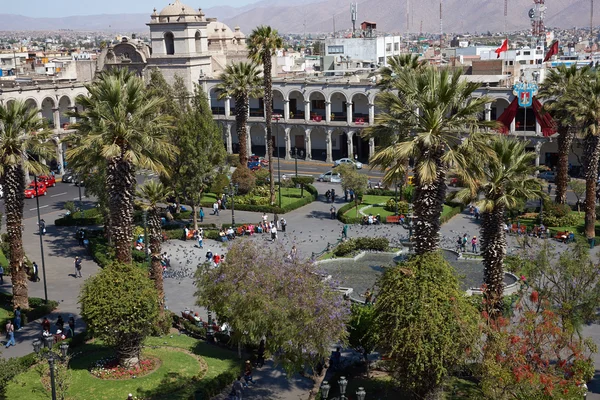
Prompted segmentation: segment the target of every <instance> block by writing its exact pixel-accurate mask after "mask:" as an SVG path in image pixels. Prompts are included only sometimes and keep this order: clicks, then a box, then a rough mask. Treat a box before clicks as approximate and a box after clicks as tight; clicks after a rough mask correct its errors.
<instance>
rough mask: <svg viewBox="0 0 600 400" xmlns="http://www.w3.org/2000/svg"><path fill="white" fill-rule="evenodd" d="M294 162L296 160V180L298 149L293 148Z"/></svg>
mask: <svg viewBox="0 0 600 400" xmlns="http://www.w3.org/2000/svg"><path fill="white" fill-rule="evenodd" d="M294 160H296V178H297V177H298V148H297V147H294Z"/></svg>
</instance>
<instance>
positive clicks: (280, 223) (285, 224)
mask: <svg viewBox="0 0 600 400" xmlns="http://www.w3.org/2000/svg"><path fill="white" fill-rule="evenodd" d="M279 225H280V226H281V232H285V227H286V226H287V221H286V220H285V218H281V220H280V221H279Z"/></svg>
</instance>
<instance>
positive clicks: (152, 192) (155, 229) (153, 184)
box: [137, 181, 171, 314]
mask: <svg viewBox="0 0 600 400" xmlns="http://www.w3.org/2000/svg"><path fill="white" fill-rule="evenodd" d="M137 195H138V197H140V198H141V199H142V200H143V205H142V208H143V210H144V212H146V213H147V219H146V221H147V222H146V223H147V224H148V236H149V237H148V238H147V239H145V242H146V244H147V245H149V246H150V257H151V265H150V279H152V280H153V281H154V287H155V288H156V290H157V291H158V302H159V307H160V312H161V314H162V312H163V311H164V307H165V290H164V287H163V268H162V264H161V242H162V235H161V229H160V226H161V225H160V214H159V211H158V204H159V203H164V202H165V201H166V198H167V197H169V196H170V195H171V191H170V190H169V189H168V188H166V187H165V186H164V185H163V184H162V183H160V182H157V181H146V182H145V183H144V185H143V186H142V187H141V188H139V189H138V192H137Z"/></svg>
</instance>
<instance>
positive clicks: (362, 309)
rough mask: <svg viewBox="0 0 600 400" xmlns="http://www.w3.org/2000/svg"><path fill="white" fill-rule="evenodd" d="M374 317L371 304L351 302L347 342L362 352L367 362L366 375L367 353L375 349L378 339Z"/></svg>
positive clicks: (373, 308) (375, 316) (373, 309)
mask: <svg viewBox="0 0 600 400" xmlns="http://www.w3.org/2000/svg"><path fill="white" fill-rule="evenodd" d="M376 318H377V314H376V310H375V307H373V306H372V305H370V304H367V305H362V304H352V307H351V316H350V321H349V322H348V344H349V345H350V346H351V347H352V348H353V349H354V350H356V351H358V352H359V353H360V354H362V356H363V358H364V361H365V363H366V364H367V376H368V374H369V361H368V358H369V354H371V353H372V352H373V351H374V350H375V348H376V347H377V343H378V341H379V332H378V331H377V328H376V325H375V320H376Z"/></svg>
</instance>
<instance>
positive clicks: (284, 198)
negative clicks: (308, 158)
mask: <svg viewBox="0 0 600 400" xmlns="http://www.w3.org/2000/svg"><path fill="white" fill-rule="evenodd" d="M275 189H276V190H277V187H276V188H275ZM301 191H302V190H301V189H296V188H282V189H281V206H282V207H283V206H285V205H286V204H289V203H293V202H295V201H297V200H299V199H300V194H301ZM289 195H295V196H296V197H288V196H289ZM310 196H311V194H310V192H309V191H308V190H306V189H305V190H304V197H310ZM373 197H383V196H373ZM215 201H217V195H216V194H214V193H205V194H204V195H203V196H202V202H203V203H207V202H210V203H214V202H215ZM386 201H387V198H386ZM275 202H276V204H279V193H278V192H276V193H275ZM230 205H231V202H230V200H229V199H228V201H227V206H228V207H230Z"/></svg>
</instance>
